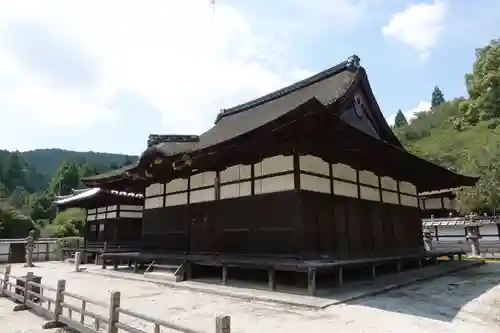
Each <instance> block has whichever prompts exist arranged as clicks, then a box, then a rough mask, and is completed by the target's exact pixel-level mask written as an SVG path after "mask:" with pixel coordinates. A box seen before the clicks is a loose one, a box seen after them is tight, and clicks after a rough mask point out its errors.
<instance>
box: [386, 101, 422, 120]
mask: <svg viewBox="0 0 500 333" xmlns="http://www.w3.org/2000/svg"><path fill="white" fill-rule="evenodd" d="M430 109H431V103H430V102H427V101H420V102H419V103H418V105H417V106H416V107H414V108H411V109H409V110H405V111H403V114H404V115H405V117H406V120H408V122H411V121H412V119H414V118H415V115H416V114H417V113H418V112H424V111H429V110H430ZM395 118H396V114H395V113H394V114H392V115H390V116H389V117H388V118H387V123H389V125H391V126H392V125H394V119H395Z"/></svg>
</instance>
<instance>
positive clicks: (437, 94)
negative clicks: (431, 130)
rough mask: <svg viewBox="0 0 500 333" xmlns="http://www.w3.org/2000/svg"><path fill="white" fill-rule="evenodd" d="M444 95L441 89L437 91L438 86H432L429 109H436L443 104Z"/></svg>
mask: <svg viewBox="0 0 500 333" xmlns="http://www.w3.org/2000/svg"><path fill="white" fill-rule="evenodd" d="M444 102H445V99H444V95H443V92H442V91H441V89H439V87H438V86H434V90H433V91H432V98H431V107H436V106H438V105H439V104H441V103H444Z"/></svg>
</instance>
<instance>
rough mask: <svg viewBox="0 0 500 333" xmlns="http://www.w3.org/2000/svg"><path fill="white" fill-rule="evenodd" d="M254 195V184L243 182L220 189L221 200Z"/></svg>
mask: <svg viewBox="0 0 500 333" xmlns="http://www.w3.org/2000/svg"><path fill="white" fill-rule="evenodd" d="M251 194H252V182H250V181H247V182H242V183H235V184H228V185H222V186H221V188H220V198H221V199H229V198H238V197H244V196H249V195H251Z"/></svg>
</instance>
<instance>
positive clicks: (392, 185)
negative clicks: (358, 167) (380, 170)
mask: <svg viewBox="0 0 500 333" xmlns="http://www.w3.org/2000/svg"><path fill="white" fill-rule="evenodd" d="M380 183H381V185H382V188H384V189H386V190H392V191H397V190H398V182H397V181H396V180H394V179H392V178H391V177H380Z"/></svg>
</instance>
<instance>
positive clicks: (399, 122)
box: [394, 109, 408, 128]
mask: <svg viewBox="0 0 500 333" xmlns="http://www.w3.org/2000/svg"><path fill="white" fill-rule="evenodd" d="M406 125H408V120H406V117H405V115H404V113H403V111H401V109H399V110H398V113H396V117H395V118H394V127H395V128H398V127H402V126H406Z"/></svg>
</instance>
